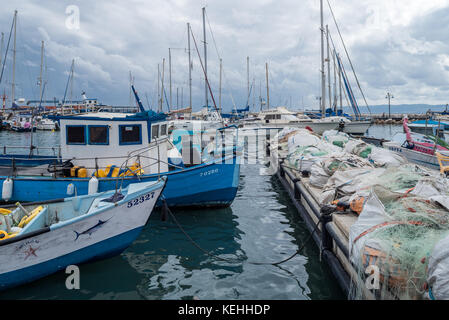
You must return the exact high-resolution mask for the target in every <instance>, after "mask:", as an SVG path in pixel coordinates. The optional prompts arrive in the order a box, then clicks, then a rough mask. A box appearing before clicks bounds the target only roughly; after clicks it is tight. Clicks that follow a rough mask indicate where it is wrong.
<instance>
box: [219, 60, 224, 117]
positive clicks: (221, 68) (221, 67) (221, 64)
mask: <svg viewBox="0 0 449 320" xmlns="http://www.w3.org/2000/svg"><path fill="white" fill-rule="evenodd" d="M222 73H223V60H222V59H221V58H220V85H219V91H218V110H220V114H221V77H222Z"/></svg>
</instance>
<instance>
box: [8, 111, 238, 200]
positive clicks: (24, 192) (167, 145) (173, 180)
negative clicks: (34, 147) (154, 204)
mask: <svg viewBox="0 0 449 320" xmlns="http://www.w3.org/2000/svg"><path fill="white" fill-rule="evenodd" d="M59 121H60V128H61V130H60V146H61V155H60V157H59V158H58V159H59V162H58V163H54V164H49V165H41V166H38V167H34V168H32V170H30V168H20V167H19V166H17V167H15V168H10V172H9V173H8V174H4V175H2V176H0V183H1V184H2V199H3V200H6V201H39V200H50V199H58V198H64V197H66V196H67V194H66V191H65V190H66V189H67V185H69V184H73V185H74V186H75V187H76V189H77V192H78V194H80V195H84V194H90V193H96V192H103V191H108V190H111V189H114V188H115V186H116V184H117V179H119V178H120V179H123V184H124V186H127V185H129V184H131V183H136V182H139V181H145V182H146V181H156V180H158V178H159V177H160V176H161V175H167V177H168V183H167V186H166V188H165V190H164V196H165V198H166V199H167V203H168V205H170V206H183V207H192V206H199V207H202V206H218V207H223V206H229V205H230V204H231V203H232V201H233V200H234V198H235V195H236V193H237V188H238V184H239V175H240V152H239V150H238V148H237V147H233V148H230V149H227V150H226V152H222V151H223V150H221V151H220V150H219V149H215V148H214V149H211V148H209V149H205V148H204V149H202V150H201V151H202V153H201V154H200V153H198V152H197V150H196V149H195V148H185V149H184V148H183V150H182V154H180V158H181V161H182V163H181V164H179V165H175V164H172V163H170V162H169V159H168V155H167V154H168V153H169V151H170V150H172V149H173V150H174V149H176V147H175V146H174V145H173V144H172V143H171V141H170V140H169V138H168V135H167V129H168V123H167V122H166V121H165V115H164V114H162V113H155V112H153V111H141V112H139V113H134V114H127V113H108V112H97V113H88V114H79V115H72V116H61V117H60V118H59ZM228 130H236V128H228V127H227V128H219V129H218V130H217V136H221V134H222V133H223V134H224V133H225V132H227V131H228ZM236 139H237V137H236ZM215 141H216V142H217V143H219V141H220V137H218V138H217V139H216V140H215ZM235 146H236V144H235ZM175 151H176V150H175ZM159 204H160V203H159Z"/></svg>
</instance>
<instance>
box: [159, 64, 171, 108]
mask: <svg viewBox="0 0 449 320" xmlns="http://www.w3.org/2000/svg"><path fill="white" fill-rule="evenodd" d="M159 76H160V77H161V79H162V74H161V72H160V71H159ZM163 89H164V97H165V103H166V104H167V108H168V112H170V111H171V109H170V104H169V102H168V100H167V92H166V91H165V86H164V87H163Z"/></svg>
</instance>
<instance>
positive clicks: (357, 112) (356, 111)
mask: <svg viewBox="0 0 449 320" xmlns="http://www.w3.org/2000/svg"><path fill="white" fill-rule="evenodd" d="M337 61H338V62H339V64H340V67H341V69H342V71H343V73H342V76H343V82H344V83H345V87H347V89H346V90H347V91H348V92H347V93H348V97H347V98H349V100H350V101H353V103H351V107H352V108H353V109H354V114H355V116H356V119H357V118H360V117H361V113H360V109H359V107H358V105H357V101H356V100H355V97H354V92H352V89H351V85H350V84H349V78H348V75H347V74H346V70H345V66H344V65H343V63H342V62H341V59H340V57H339V56H338V57H337ZM343 91H345V90H343ZM345 96H346V92H345Z"/></svg>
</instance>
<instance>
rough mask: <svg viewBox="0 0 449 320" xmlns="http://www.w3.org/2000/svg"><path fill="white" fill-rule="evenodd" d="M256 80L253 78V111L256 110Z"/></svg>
mask: <svg viewBox="0 0 449 320" xmlns="http://www.w3.org/2000/svg"><path fill="white" fill-rule="evenodd" d="M255 89H256V78H253V109H254V108H256V90H255Z"/></svg>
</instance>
